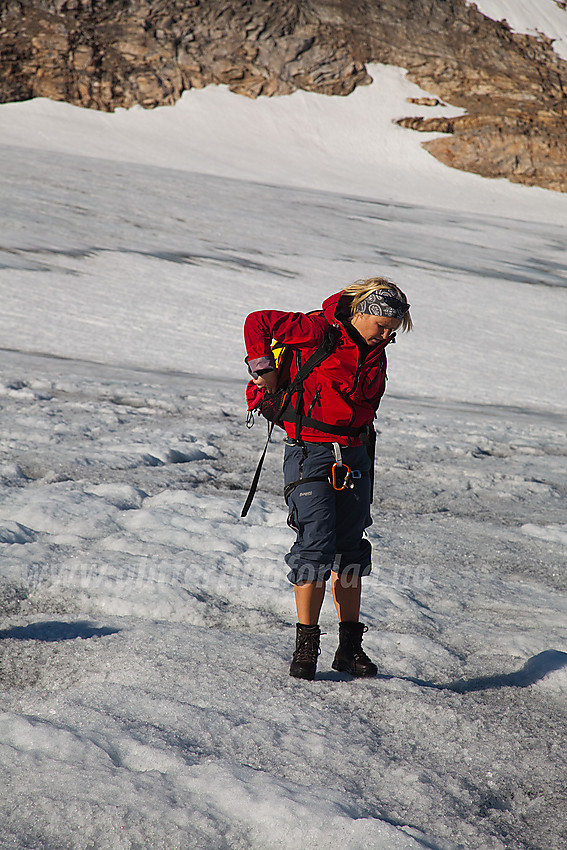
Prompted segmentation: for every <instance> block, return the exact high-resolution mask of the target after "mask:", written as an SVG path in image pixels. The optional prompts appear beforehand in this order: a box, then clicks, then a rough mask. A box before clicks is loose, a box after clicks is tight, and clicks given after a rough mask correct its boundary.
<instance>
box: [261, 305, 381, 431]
mask: <svg viewBox="0 0 567 850" xmlns="http://www.w3.org/2000/svg"><path fill="white" fill-rule="evenodd" d="M348 307H349V297H348V296H342V292H338V293H336V294H335V295H331V297H330V298H327V300H326V301H325V302H324V303H323V313H322V314H321V313H312V314H309V315H307V314H305V313H284V312H281V311H280V310H259V311H258V312H257V313H250V315H249V316H248V317H247V319H246V322H245V324H244V341H245V344H246V353H247V362H248V365H249V367H250V369H251V370H252V371H253V372H255V371H256V370H257V369H265V368H269V367H270V364H273V358H272V352H271V344H272V341H273V340H277V341H278V342H281V343H284V344H285V345H289V346H291V347H293V348H294V349H298V350H299V352H300V357H301V363H305V361H306V360H307V358H308V357H310V356H311V354H313V352H314V351H316V350H317V348H318V347H319V345H320V344H321V343H322V341H323V338H324V336H325V330H326V328H327V326H328V323H329V324H333V325H335V326H336V327H338V328H339V329H340V331H341V337H340V339H339V342H338V344H337V346H336V348H335V349H334V351H333V353H332V354H331V355H330V356H329V357H327V358H326V359H325V360H324V361H323V362H322V363H321V364H320V365H319V366H316V367H315V369H314V370H313V371H312V372H311V373H310V374H309V375H308V376H307V377H306V378H305V380H304V382H303V413H304V414H306V415H308V416H311V417H312V418H313V419H317V420H319V421H320V422H325V423H328V424H329V425H334V426H345V425H346V426H347V427H354V428H357V427H360V426H363V425H370V424H371V423H372V420H373V419H374V416H375V413H376V410H377V408H378V405H379V404H380V399H381V398H382V396H383V394H384V390H385V387H386V352H385V351H384V349H385V347H386V345H388V343H390V342H392V341H393V337H390V338H389V339H387V340H385V341H384V342H382V343H380V344H379V345H377V346H376V347H375V348H372V349H369V348H368V347H366V346H364V345H359V344H357V342H355V341H354V340H353V339H352V338H351V336H349V334H348V333H347V331H346V330H345V328H344V326H343V325H342V323H341V317H342V318H344V317H345V316H347V315H348ZM365 354H366V356H365ZM296 373H297V365H296V362H295V358H292V365H291V376H290V377H291V379H292V380H293V378H294V376H295V374H296ZM246 397H247V401H248V409H249V410H255V409H256V408H257V407H258V405H259V403H260V401H261V400H262V397H263V391H262V390H260V389H259V388H258V387H257V386H256V385H255V384H254V383H253V382H252V381H251V382H250V383H249V384H248V389H247V393H246ZM284 426H285V430H286V432H287V434H288V435H289V436H290V437H292V438H293V437H295V436H296V434H295V425H294V424H293V423H288V422H285V423H284ZM301 439H303V440H305V441H306V442H338V443H341V444H342V445H360V440H359V439H357V438H353V437H350V438H349V437H346V436H336V435H332V434H328V433H325V432H323V431H317V430H315V429H313V428H309V427H307V426H304V427H303V428H302V431H301Z"/></svg>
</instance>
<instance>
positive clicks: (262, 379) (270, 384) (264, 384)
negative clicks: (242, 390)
mask: <svg viewBox="0 0 567 850" xmlns="http://www.w3.org/2000/svg"><path fill="white" fill-rule="evenodd" d="M252 380H253V382H254V383H255V384H256V386H257V387H260V389H261V390H265V391H266V392H267V393H268V395H272V393H275V391H276V386H277V383H278V373H277V372H276V370H275V369H274V370H272V371H271V372H266V373H265V374H264V375H258V377H257V378H252Z"/></svg>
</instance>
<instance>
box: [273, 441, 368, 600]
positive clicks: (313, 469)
mask: <svg viewBox="0 0 567 850" xmlns="http://www.w3.org/2000/svg"><path fill="white" fill-rule="evenodd" d="M342 458H343V462H344V463H346V464H347V465H348V466H349V467H350V468H351V469H352V470H356V471H357V472H360V473H361V475H360V477H359V478H356V479H354V487H353V488H352V489H351V488H347V489H345V490H339V491H337V490H335V489H333V487H332V485H331V484H330V483H329V482H328V481H327V480H324V481H307V482H305V483H303V484H301V483H300V484H299V485H298V486H296V487H295V488H294V489H293V490H292V492H291V493H290V495H289V497H288V506H289V516H288V525H289V526H290V528H293V529H294V531H295V532H296V533H297V538H296V541H295V543H294V544H293V546H292V547H291V549H290V551H289V553H288V554H287V555H286V558H285V560H286V564H287V565H288V567H289V569H290V571H289V573H288V576H287V577H288V579H289V580H290V582H291V583H292V584H299V583H300V582H303V581H327V579H328V578H329V577H330V575H331V572H336V573H346V574H350V575H356V576H366V575H368V574H369V573H370V571H371V569H372V566H371V546H370V542H369V541H368V540H367V538H366V537H364V529H365V528H367V527H368V526H369V525H371V524H372V519H371V518H370V488H371V482H370V475H369V471H370V457H369V456H368V452H367V451H366V448H365V447H364V446H354V447H350V448H343V449H342ZM334 460H335V458H334V454H333V448H332V444H331V443H329V444H328V446H327V445H325V444H321V443H305V444H303V445H296V444H289V445H286V447H285V454H284V465H283V468H284V482H285V486H287V485H288V484H290V483H291V482H295V481H298V480H300V479H306V478H313V477H314V478H319V477H324V478H326V477H327V476H328V475H329V473H330V471H331V467H332V465H333V462H334ZM300 473H302V474H300Z"/></svg>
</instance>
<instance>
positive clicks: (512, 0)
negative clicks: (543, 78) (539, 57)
mask: <svg viewBox="0 0 567 850" xmlns="http://www.w3.org/2000/svg"><path fill="white" fill-rule="evenodd" d="M471 5H475V6H476V7H477V9H478V10H479V11H480V12H482V14H483V15H486V17H487V18H492V20H493V21H502V20H504V21H506V22H507V23H508V25H509V26H510V27H511V29H512V30H513V31H514V32H522V33H527V34H528V35H535V36H540V35H544V36H546V37H547V38H552V39H553V49H554V50H555V52H556V53H557V55H558V56H560V57H561V58H562V59H567V9H566V8H565V3H563V2H562V0H536V2H534V0H474V4H473V3H472V0H471Z"/></svg>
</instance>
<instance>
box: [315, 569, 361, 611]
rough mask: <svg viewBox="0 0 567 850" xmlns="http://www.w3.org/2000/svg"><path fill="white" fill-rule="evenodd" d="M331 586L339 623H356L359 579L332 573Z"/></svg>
mask: <svg viewBox="0 0 567 850" xmlns="http://www.w3.org/2000/svg"><path fill="white" fill-rule="evenodd" d="M332 586H333V601H334V603H335V608H336V609H337V614H338V616H339V623H344V622H347V623H357V622H358V618H359V616H360V595H361V592H362V579H361V577H360V576H355V575H352V573H333V577H332ZM300 622H301V621H300Z"/></svg>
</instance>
